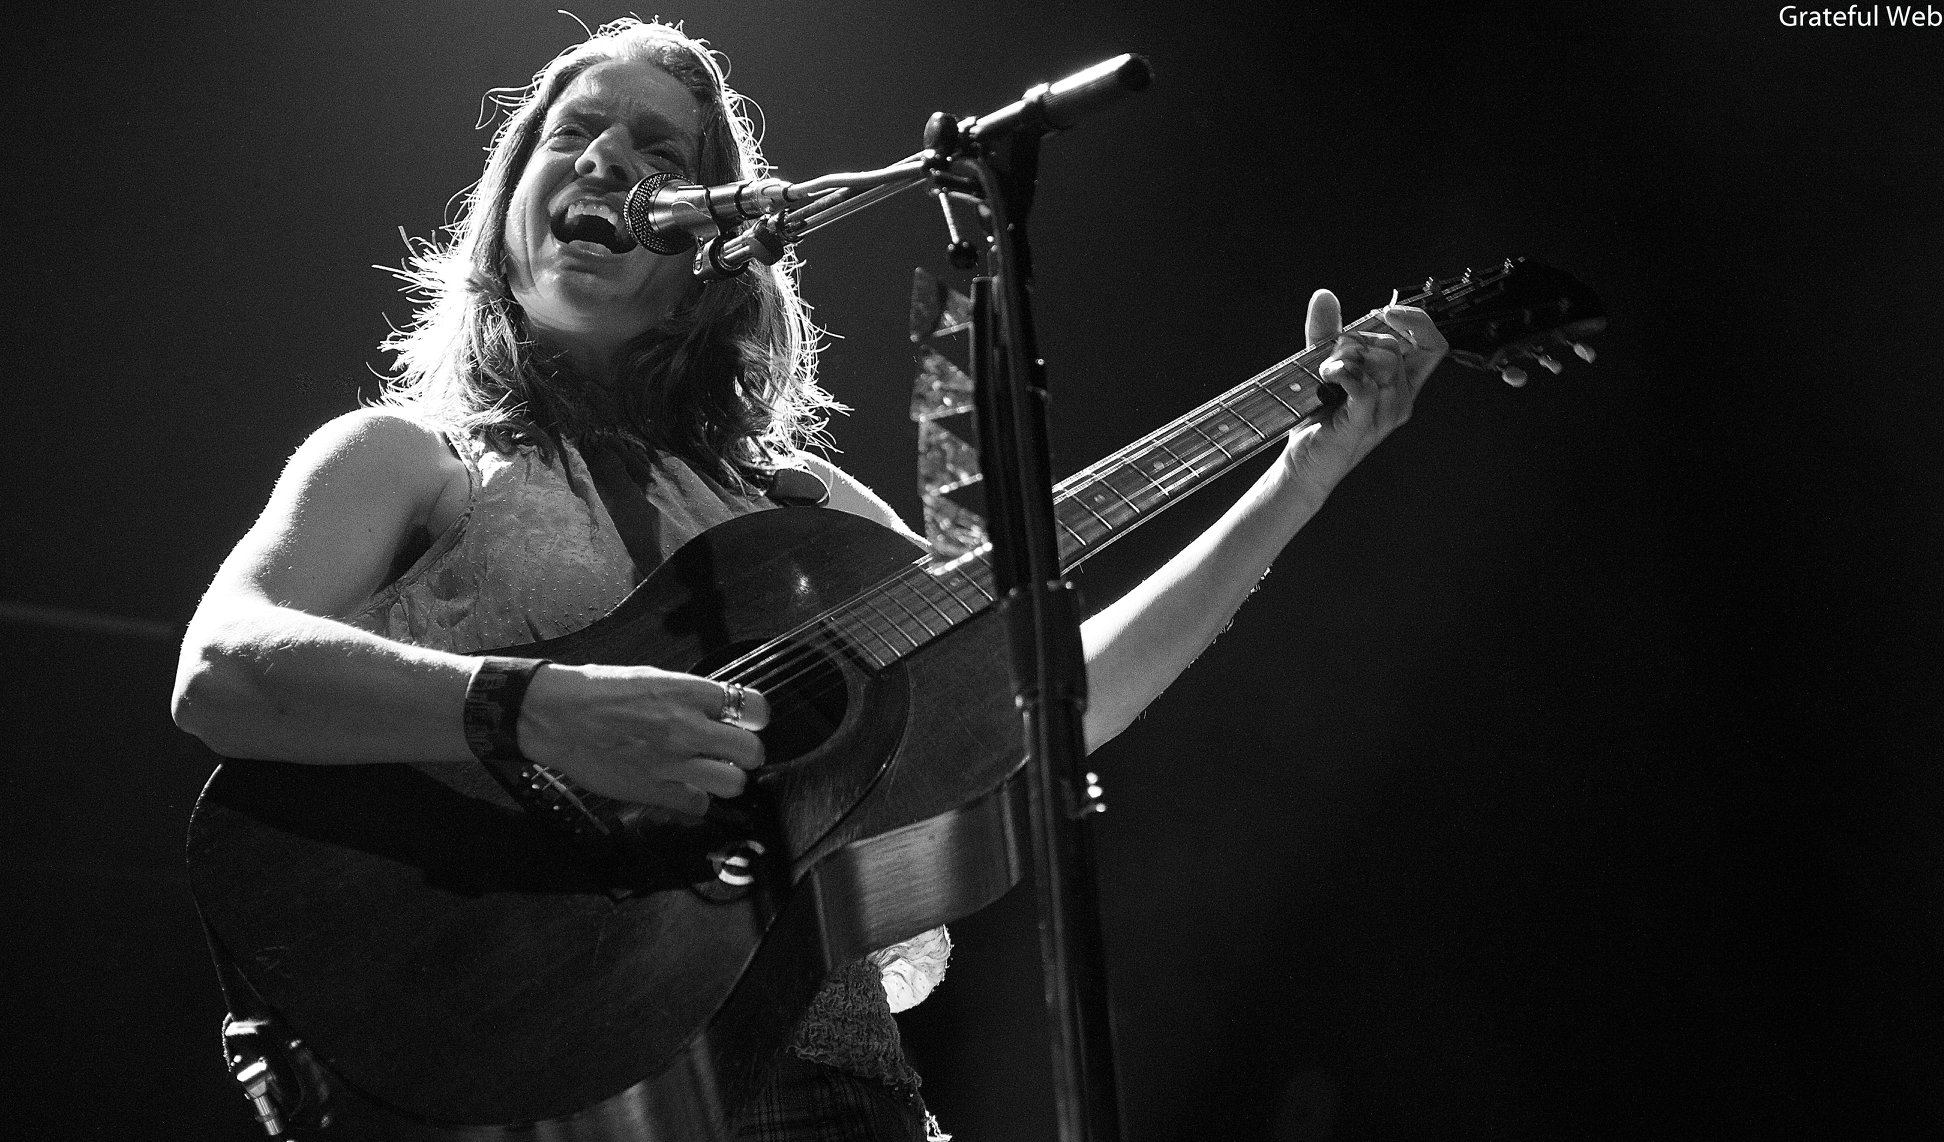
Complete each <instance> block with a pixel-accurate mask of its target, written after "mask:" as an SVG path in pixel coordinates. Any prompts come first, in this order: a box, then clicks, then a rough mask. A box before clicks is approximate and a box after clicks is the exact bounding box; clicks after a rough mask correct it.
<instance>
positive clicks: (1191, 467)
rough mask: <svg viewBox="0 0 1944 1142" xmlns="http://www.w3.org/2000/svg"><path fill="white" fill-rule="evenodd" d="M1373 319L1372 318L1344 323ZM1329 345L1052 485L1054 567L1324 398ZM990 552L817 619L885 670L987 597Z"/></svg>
mask: <svg viewBox="0 0 1944 1142" xmlns="http://www.w3.org/2000/svg"><path fill="white" fill-rule="evenodd" d="M1380 325H1381V319H1380V318H1379V317H1378V315H1377V314H1375V313H1372V314H1369V315H1366V316H1365V317H1363V318H1361V319H1360V320H1358V321H1356V322H1353V323H1351V325H1350V326H1348V330H1349V331H1359V332H1360V331H1365V330H1370V329H1373V328H1376V327H1378V326H1380ZM1330 351H1331V346H1329V345H1321V346H1317V347H1315V348H1311V349H1305V350H1303V351H1302V352H1300V353H1297V354H1295V355H1293V356H1291V357H1288V358H1286V359H1284V360H1283V361H1280V362H1278V363H1277V364H1274V365H1271V366H1270V367H1269V368H1267V369H1264V370H1263V371H1262V372H1260V373H1258V374H1256V375H1255V376H1253V377H1251V378H1249V379H1248V380H1246V381H1244V382H1242V383H1241V384H1239V385H1237V386H1235V387H1234V388H1232V389H1230V390H1228V391H1227V392H1225V393H1223V394H1221V395H1220V396H1218V397H1216V398H1215V399H1214V400H1211V401H1209V402H1208V403H1206V404H1204V405H1202V406H1201V407H1199V408H1197V409H1195V410H1194V411H1192V412H1189V413H1188V414H1187V415H1185V416H1182V417H1180V418H1178V419H1176V420H1174V421H1172V422H1171V423H1169V424H1167V425H1165V426H1163V427H1161V428H1159V429H1157V430H1155V431H1154V432H1151V433H1149V434H1147V435H1146V436H1143V437H1141V438H1140V439H1139V440H1136V441H1135V442H1134V443H1132V444H1129V445H1128V446H1127V447H1125V448H1122V449H1121V450H1120V451H1118V452H1115V453H1114V454H1113V455H1111V456H1107V457H1105V458H1104V459H1101V460H1100V461H1098V462H1096V463H1094V464H1092V465H1090V466H1088V467H1087V468H1084V469H1082V470H1081V471H1079V472H1076V473H1074V474H1073V475H1071V476H1069V477H1067V478H1066V479H1065V480H1062V481H1060V483H1059V486H1057V487H1056V488H1054V489H1053V514H1054V518H1055V520H1056V523H1057V526H1058V528H1059V543H1060V565H1061V567H1062V568H1072V567H1076V566H1078V565H1079V564H1081V563H1083V562H1085V561H1086V560H1087V559H1088V558H1089V557H1091V556H1093V555H1094V554H1095V553H1097V552H1099V551H1100V550H1102V549H1103V548H1105V547H1106V546H1107V545H1108V544H1110V543H1112V542H1114V541H1115V540H1116V539H1119V538H1120V537H1121V536H1123V535H1126V534H1127V533H1128V532H1130V531H1132V530H1134V528H1136V527H1138V526H1140V525H1141V524H1143V523H1145V522H1147V521H1148V520H1150V519H1152V518H1154V517H1155V516H1157V515H1159V514H1160V513H1161V512H1162V511H1164V510H1165V509H1167V508H1168V507H1169V506H1171V505H1172V504H1174V503H1175V502H1176V501H1177V500H1180V499H1182V498H1184V497H1186V496H1187V495H1188V494H1189V493H1191V492H1193V491H1195V490H1197V489H1199V488H1200V487H1201V486H1202V485H1204V484H1206V483H1208V482H1209V481H1210V480H1213V479H1214V478H1215V477H1217V476H1220V475H1221V474H1222V473H1224V472H1227V471H1228V470H1229V469H1231V468H1233V467H1235V465H1237V464H1240V463H1241V462H1242V461H1244V460H1247V459H1248V458H1249V457H1251V456H1253V455H1255V454H1256V453H1258V452H1261V451H1262V450H1263V449H1265V448H1267V447H1268V446H1269V445H1271V444H1273V443H1275V442H1277V441H1278V440H1280V439H1281V438H1282V436H1283V434H1284V433H1286V432H1288V431H1289V430H1290V429H1291V428H1294V427H1295V426H1296V425H1297V424H1300V423H1301V422H1302V421H1304V420H1306V419H1308V418H1310V417H1312V416H1314V415H1316V414H1317V413H1318V412H1320V411H1322V410H1323V409H1324V408H1326V407H1327V406H1328V404H1329V398H1328V397H1327V396H1326V395H1325V394H1324V393H1323V392H1322V389H1323V386H1324V381H1323V379H1322V378H1321V377H1319V376H1318V375H1317V372H1316V370H1317V369H1318V368H1319V367H1321V366H1322V364H1323V362H1324V360H1325V359H1326V358H1328V356H1329V354H1330ZM990 552H991V548H990V547H989V546H982V547H979V548H978V549H976V550H974V551H972V552H970V553H968V554H966V555H962V556H960V557H958V558H957V559H953V560H949V561H947V560H940V559H938V558H936V557H926V558H925V559H921V560H919V561H918V562H916V563H914V564H913V565H912V566H911V567H910V568H907V569H906V570H904V571H902V572H900V573H899V574H898V575H896V576H893V577H892V578H891V579H890V580H888V581H886V582H885V583H884V584H883V585H882V586H880V587H879V588H878V589H876V590H873V591H867V592H865V593H864V594H862V595H860V596H858V597H857V598H855V599H852V600H851V601H850V602H848V603H846V604H844V605H843V606H840V607H838V608H837V609H835V610H833V611H832V612H830V614H829V615H828V616H826V624H827V628H828V629H829V630H830V631H831V633H833V634H836V635H838V636H839V637H841V638H843V639H844V640H845V641H846V642H847V643H848V644H849V645H850V646H851V647H852V648H853V649H855V650H856V651H857V652H858V653H859V654H861V655H862V656H863V657H865V658H867V659H869V660H870V661H872V662H873V663H875V664H876V665H877V666H878V667H880V668H882V667H886V666H889V665H891V664H892V663H894V662H897V661H899V660H900V659H902V658H904V657H905V656H906V655H908V654H911V653H912V652H913V651H916V650H917V649H918V648H920V647H922V646H924V645H925V644H926V643H929V642H931V641H932V640H933V639H935V638H937V637H939V636H940V635H942V634H945V633H946V632H947V631H949V630H951V629H952V628H953V627H956V626H957V625H958V624H960V623H962V622H964V621H966V620H967V619H969V618H971V617H972V616H974V615H976V614H978V613H979V612H981V611H983V610H985V609H986V608H987V607H989V606H991V605H992V603H993V602H994V598H993V590H994V588H993V575H992V564H991V560H990Z"/></svg>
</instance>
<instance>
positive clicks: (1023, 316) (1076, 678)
mask: <svg viewBox="0 0 1944 1142" xmlns="http://www.w3.org/2000/svg"><path fill="white" fill-rule="evenodd" d="M1039 147H1040V136H1039V135H1038V134H1037V133H1034V132H1026V131H1021V132H1015V133H1013V134H1011V135H1009V136H1008V137H1006V138H1005V139H1003V140H1002V141H1000V142H999V143H998V144H997V145H990V144H988V145H983V146H980V145H975V147H974V153H973V155H972V157H971V159H970V162H971V163H972V165H973V166H974V167H976V170H977V179H978V183H979V186H980V188H981V190H982V194H981V198H982V199H983V201H984V203H985V207H986V209H985V211H983V212H982V217H984V218H985V219H986V220H987V227H988V234H987V240H988V245H987V265H986V268H987V274H986V275H985V276H982V277H980V278H978V279H976V280H975V281H974V283H973V295H972V325H973V333H972V370H971V372H972V379H973V403H974V406H975V408H976V410H977V414H978V418H979V453H980V455H979V469H980V471H981V472H982V473H984V484H985V503H986V514H987V518H988V527H989V530H990V534H991V536H992V547H993V558H992V570H993V581H994V592H993V593H994V595H995V596H996V597H997V598H998V599H999V600H1000V602H999V610H1000V613H1001V614H1002V615H1004V616H1005V621H1006V624H1007V628H1008V634H1009V637H1010V640H1011V645H1012V679H1013V697H1014V701H1015V703H1016V704H1017V705H1018V707H1019V711H1020V716H1021V720H1022V722H1023V724H1024V730H1025V742H1026V766H1027V771H1028V778H1029V781H1028V785H1027V790H1028V798H1029V801H1028V803H1029V805H1030V808H1031V814H1032V820H1031V824H1032V840H1033V872H1034V885H1035V888H1036V890H1037V896H1038V903H1039V937H1040V960H1041V963H1042V965H1043V967H1044V969H1045V981H1046V1005H1047V1016H1048V1026H1049V1031H1050V1033H1051V1041H1052V1053H1053V1079H1054V1082H1053V1090H1054V1105H1055V1112H1056V1116H1057V1121H1058V1124H1059V1138H1060V1140H1061V1142H1119V1139H1120V1136H1121V1131H1120V1106H1119V1092H1118V1088H1117V1083H1116V1078H1115V1071H1114V1043H1113V1028H1112V1018H1111V1013H1110V1011H1109V1006H1108V995H1107V975H1106V952H1105V946H1104V941H1103V938H1102V935H1101V930H1100V894H1099V886H1098V883H1097V879H1096V875H1095V859H1094V846H1093V834H1092V831H1091V829H1089V828H1088V827H1087V822H1086V818H1088V817H1090V816H1091V815H1092V814H1091V810H1092V809H1093V808H1094V807H1095V806H1094V804H1093V802H1092V799H1091V798H1089V797H1088V796H1087V795H1086V793H1085V790H1086V788H1087V786H1088V784H1089V781H1088V779H1087V776H1086V774H1085V773H1084V772H1083V766H1084V764H1085V761H1086V740H1085V735H1084V730H1083V723H1082V715H1083V714H1084V713H1085V711H1086V708H1087V663H1086V658H1085V655H1084V654H1083V652H1082V650H1081V644H1080V615H1079V608H1078V605H1077V600H1076V597H1075V596H1076V592H1075V590H1074V588H1073V585H1072V584H1071V583H1070V582H1068V581H1067V580H1066V578H1065V576H1064V574H1063V573H1062V569H1061V566H1060V550H1059V542H1058V535H1057V533H1056V531H1055V528H1056V526H1057V522H1058V521H1057V519H1056V518H1055V516H1054V514H1053V494H1052V487H1053V472H1052V463H1051V458H1050V449H1049V444H1048V435H1047V387H1046V369H1045V362H1044V361H1043V360H1041V358H1040V355H1039V350H1038V345H1037V342H1036V340H1035V335H1034V328H1033V316H1032V309H1031V304H1032V297H1031V290H1032V251H1031V247H1030V245H1029V243H1028V241H1027V234H1026V219H1027V216H1028V215H1029V213H1030V212H1031V209H1032V202H1033V190H1034V178H1035V175H1036V173H1037V170H1038V165H1039Z"/></svg>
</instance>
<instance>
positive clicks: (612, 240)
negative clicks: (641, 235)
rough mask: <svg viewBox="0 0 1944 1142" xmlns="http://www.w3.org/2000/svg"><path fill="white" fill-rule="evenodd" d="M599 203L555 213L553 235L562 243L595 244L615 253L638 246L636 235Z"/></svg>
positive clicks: (576, 205) (575, 205)
mask: <svg viewBox="0 0 1944 1142" xmlns="http://www.w3.org/2000/svg"><path fill="white" fill-rule="evenodd" d="M615 223H616V219H615V218H613V217H610V216H609V212H608V210H607V209H606V207H605V206H603V205H600V204H592V205H590V204H582V203H575V204H573V205H571V206H568V207H567V208H566V209H564V210H562V211H560V212H559V213H557V214H555V215H554V216H553V219H552V229H553V236H554V238H555V239H556V240H558V241H560V242H562V243H568V242H593V243H595V244H596V245H599V246H605V247H606V248H607V249H608V250H609V251H611V252H613V253H616V254H625V253H627V252H628V251H630V250H632V249H634V248H635V246H637V245H639V243H637V242H636V241H635V240H634V235H632V234H630V233H628V232H627V231H626V230H623V229H621V228H620V227H619V226H617V225H616V224H615Z"/></svg>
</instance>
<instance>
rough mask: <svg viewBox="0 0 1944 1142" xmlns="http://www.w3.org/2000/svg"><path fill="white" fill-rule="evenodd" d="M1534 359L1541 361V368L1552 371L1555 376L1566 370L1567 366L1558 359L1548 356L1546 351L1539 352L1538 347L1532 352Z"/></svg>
mask: <svg viewBox="0 0 1944 1142" xmlns="http://www.w3.org/2000/svg"><path fill="white" fill-rule="evenodd" d="M1532 359H1533V360H1535V361H1537V362H1539V367H1540V368H1542V369H1544V370H1546V371H1547V372H1548V373H1551V374H1552V375H1553V376H1555V377H1556V376H1558V375H1559V374H1561V373H1563V372H1565V371H1566V366H1564V365H1562V364H1560V363H1559V362H1558V361H1555V360H1553V359H1552V358H1551V357H1549V356H1547V355H1546V354H1544V353H1541V352H1539V351H1538V350H1536V349H1535V350H1533V352H1532Z"/></svg>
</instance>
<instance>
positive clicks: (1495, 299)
mask: <svg viewBox="0 0 1944 1142" xmlns="http://www.w3.org/2000/svg"><path fill="white" fill-rule="evenodd" d="M1406 304H1408V305H1415V306H1417V307H1418V308H1420V309H1422V310H1424V311H1425V312H1426V313H1427V314H1429V315H1430V316H1431V320H1433V321H1435V322H1437V324H1438V332H1440V333H1443V334H1444V336H1445V340H1446V341H1448V342H1450V343H1451V358H1452V360H1454V361H1457V362H1459V363H1460V364H1463V365H1469V366H1471V367H1472V368H1474V369H1483V370H1485V371H1487V372H1496V373H1498V374H1499V375H1500V376H1501V377H1503V378H1505V382H1506V383H1507V384H1510V385H1523V384H1525V382H1526V372H1525V370H1524V369H1523V368H1521V367H1520V366H1519V365H1518V364H1517V363H1516V361H1517V359H1520V358H1524V359H1527V360H1530V361H1532V362H1533V363H1535V364H1537V365H1539V366H1540V367H1542V368H1544V369H1546V370H1547V371H1549V372H1553V373H1558V372H1561V371H1563V370H1564V368H1565V366H1564V365H1562V364H1561V363H1560V362H1559V361H1558V359H1556V358H1555V357H1553V356H1552V354H1551V353H1549V352H1547V350H1548V349H1554V348H1564V349H1567V350H1570V351H1571V352H1572V353H1573V354H1574V355H1575V356H1577V357H1579V358H1580V359H1581V360H1582V361H1591V360H1593V356H1594V354H1593V348H1592V346H1590V345H1588V344H1587V343H1586V342H1585V341H1583V340H1581V338H1584V337H1587V336H1590V335H1592V334H1594V333H1597V332H1599V331H1600V330H1602V329H1604V328H1606V307H1605V306H1604V305H1602V304H1601V303H1600V297H1599V295H1598V294H1596V293H1594V292H1593V291H1592V290H1591V289H1589V288H1588V287H1587V286H1586V284H1585V283H1583V282H1581V281H1580V280H1579V279H1577V278H1575V277H1573V275H1571V274H1568V273H1566V272H1564V271H1562V270H1556V269H1554V268H1552V267H1551V266H1547V265H1541V264H1540V263H1538V262H1534V261H1531V260H1529V259H1526V258H1507V259H1506V260H1505V262H1504V263H1503V264H1501V265H1499V266H1497V267H1496V268H1494V269H1490V270H1486V271H1483V272H1481V273H1473V272H1472V271H1470V270H1466V271H1465V272H1464V274H1463V275H1461V276H1459V277H1455V278H1445V279H1442V280H1440V279H1436V278H1434V279H1432V280H1430V281H1427V282H1425V283H1424V292H1423V293H1421V294H1419V295H1418V296H1416V297H1412V298H1407V299H1406Z"/></svg>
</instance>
